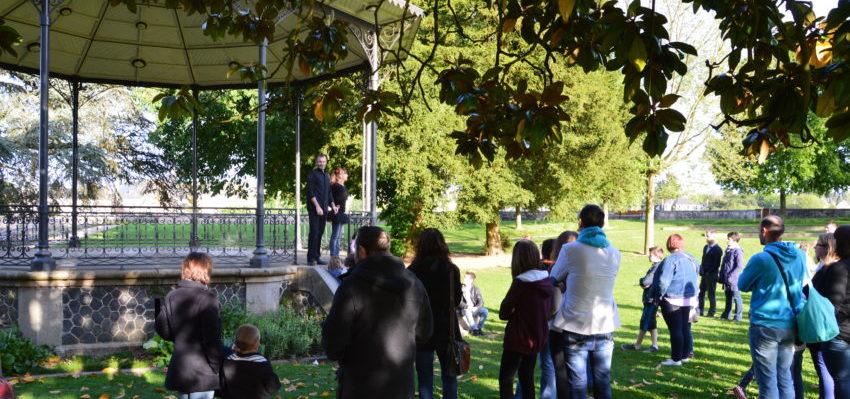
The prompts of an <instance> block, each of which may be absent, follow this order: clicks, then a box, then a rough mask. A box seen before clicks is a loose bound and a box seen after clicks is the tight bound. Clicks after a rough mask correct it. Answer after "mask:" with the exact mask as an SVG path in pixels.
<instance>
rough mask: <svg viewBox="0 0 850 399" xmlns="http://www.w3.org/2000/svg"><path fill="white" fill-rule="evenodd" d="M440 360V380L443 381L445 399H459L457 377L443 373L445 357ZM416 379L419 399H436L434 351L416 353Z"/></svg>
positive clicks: (442, 356)
mask: <svg viewBox="0 0 850 399" xmlns="http://www.w3.org/2000/svg"><path fill="white" fill-rule="evenodd" d="M437 357H438V358H439V359H440V374H441V375H440V378H441V379H442V380H443V398H444V399H457V377H456V376H447V375H445V374H444V373H443V371H444V370H445V369H446V367H445V361H446V359H445V356H444V355H443V354H438V356H437ZM416 376H417V377H416V378H417V381H418V382H419V399H434V351H416Z"/></svg>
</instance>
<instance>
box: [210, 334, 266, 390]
mask: <svg viewBox="0 0 850 399" xmlns="http://www.w3.org/2000/svg"><path fill="white" fill-rule="evenodd" d="M259 350H260V330H259V329H258V328H257V327H256V326H253V325H250V324H244V325H241V326H239V328H238V329H236V338H235V339H234V342H233V353H232V354H231V355H230V356H228V357H227V358H225V359H224V364H223V365H222V367H221V392H220V396H221V397H222V398H224V399H241V398H252V399H271V397H272V395H274V394H275V393H277V391H278V390H280V378H278V376H277V374H275V372H274V370H272V365H271V363H269V361H268V360H266V358H265V357H263V356H262V355H260V354H259V353H258V351H259Z"/></svg>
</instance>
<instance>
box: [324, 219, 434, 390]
mask: <svg viewBox="0 0 850 399" xmlns="http://www.w3.org/2000/svg"><path fill="white" fill-rule="evenodd" d="M389 248H390V241H389V237H388V236H387V233H386V232H385V231H384V230H383V229H381V228H379V227H375V226H365V227H362V228H360V229H359V230H358V232H357V258H358V263H357V266H356V267H355V268H354V269H353V271H352V272H351V273H350V275H349V276H348V277H346V278H345V279H343V280H342V284H340V286H339V288H337V291H336V294H335V295H334V300H333V305H332V306H331V310H330V313H328V317H327V318H326V319H325V322H324V323H323V324H322V347H323V348H324V349H325V353H326V354H327V356H328V359H331V360H338V361H339V371H338V378H339V388H338V389H337V398H340V399H365V398H392V399H413V396H414V378H413V362H414V358H415V355H416V344H417V343H423V342H425V341H427V340H428V339H429V338H430V337H431V333H432V316H431V306H430V304H429V301H428V294H427V293H426V292H425V287H423V286H422V283H421V282H420V281H419V279H417V278H416V276H415V275H414V274H413V273H412V272H410V271H409V270H407V269H406V268H405V267H404V263H403V262H402V261H401V259H399V258H396V257H395V256H392V255H391V254H390V253H389Z"/></svg>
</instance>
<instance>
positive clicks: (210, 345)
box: [155, 252, 222, 399]
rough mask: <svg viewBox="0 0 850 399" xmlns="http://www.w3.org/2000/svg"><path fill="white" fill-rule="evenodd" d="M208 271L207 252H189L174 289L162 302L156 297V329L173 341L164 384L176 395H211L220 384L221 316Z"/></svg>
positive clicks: (190, 398)
mask: <svg viewBox="0 0 850 399" xmlns="http://www.w3.org/2000/svg"><path fill="white" fill-rule="evenodd" d="M211 274H212V259H210V257H209V255H207V254H203V253H197V252H193V253H190V254H189V255H188V256H187V257H186V259H184V260H183V265H182V267H181V280H180V282H179V283H178V284H177V289H175V290H174V291H171V292H170V293H168V296H166V297H165V302H164V303H162V304H160V303H159V300H157V301H156V309H155V314H156V333H157V334H159V336H160V337H162V338H163V339H165V340H168V341H172V342H174V354H173V355H171V362H170V363H169V364H168V373H167V374H166V376H165V388H166V389H169V390H172V391H177V392H179V394H178V395H177V397H178V398H179V399H212V397H213V392H214V391H215V390H216V389H218V388H219V370H220V369H221V348H222V345H221V316H220V315H219V310H220V305H219V302H218V297H217V296H216V294H215V292H213V291H212V290H210V289H209V287H208V286H207V284H209V281H210V275H211Z"/></svg>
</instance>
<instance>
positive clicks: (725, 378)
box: [16, 220, 824, 399]
mask: <svg viewBox="0 0 850 399" xmlns="http://www.w3.org/2000/svg"><path fill="white" fill-rule="evenodd" d="M823 222H824V221H823V220H803V221H790V222H789V226H819V225H822V224H823ZM507 224H509V223H506V225H507ZM753 224H755V222H747V221H705V222H696V223H694V222H690V223H686V222H660V223H658V224H657V226H656V227H657V231H656V240H657V243H662V242H663V241H664V240H665V239H666V237H667V235H669V234H671V233H673V232H674V231H670V230H664V228H668V229H669V228H675V227H692V229H684V230H676V231H675V232H676V233H678V234H681V235H683V236H684V238H685V240H686V250H687V251H689V252H691V253H695V254H696V255H699V254H700V251H701V250H702V246H703V244H704V241H703V239H702V237H701V236H702V231H701V229H702V226H706V225H711V226H715V227H718V226H722V227H723V229H718V230H720V232H722V233H725V232H726V230H734V229H736V228H738V227H751V226H752V225H753ZM525 227H526V228H525V229H524V230H522V231H519V232H516V231H515V230H512V229H511V228H510V227H506V226H503V228H502V229H503V231H507V232H508V234H510V236H511V237H518V236H521V235H522V234H531V235H532V237H533V238H534V239H535V241H538V242H540V241H542V240H543V239H545V238H546V237H548V236H554V235H556V234H558V233H559V232H560V231H561V230H562V229H574V228H575V227H576V226H575V223H526V226H525ZM789 230H793V228H789ZM479 233H480V235H479ZM446 236H447V239H448V240H449V241H451V247H452V250H453V251H454V252H462V251H461V250H462V249H463V248H473V247H474V246H475V245H478V247H477V248H478V250H477V251H480V246H481V245H483V240H480V241H478V242H477V243H474V244H469V243H467V240H476V239H478V238H477V237H483V227H479V226H473V225H464V226H462V227H461V228H459V229H457V230H454V231H447V232H446ZM608 236H609V238H610V240H611V241H612V242H613V244H614V245H615V246H616V247H618V248H619V249H620V251H621V252H622V253H623V262H622V265H621V268H620V272H619V275H618V277H617V282H616V286H615V291H614V292H615V297H616V299H617V304H618V306H619V309H620V317H621V320H622V327H620V329H619V330H617V332H616V333H615V341H616V349H615V351H614V360H613V371H612V372H613V387H614V397H615V398H660V397H665V398H667V397H679V398H712V397H718V396H719V397H726V395H725V390H726V388H728V387H731V386H734V385H736V384H737V382H738V380H739V379H740V377H741V375H742V374H743V373H744V372H746V370H747V368H749V366H750V356H749V351H748V346H747V327H748V323H747V322H746V320H745V321H744V322H743V323H731V322H727V321H720V320H717V319H707V318H703V319H701V320H700V322H699V323H697V324H695V325H694V330H693V332H694V339H695V344H694V347H695V352H696V358H695V359H694V360H693V361H692V362H690V363H689V364H687V365H686V366H683V367H679V368H659V367H658V366H657V365H658V363H659V362H661V361H662V360H664V359H665V358H667V357H669V353H670V346H669V339H668V336H667V329H666V326H665V325H664V322H663V321H662V320H661V318H660V316H659V327H660V329H659V333H660V337H659V343H660V346H661V351H660V352H658V353H655V354H645V353H640V352H626V351H623V350H621V349H620V344H623V343H631V342H634V339H635V337H636V336H637V332H638V322H639V320H640V314H641V306H642V305H641V301H640V298H641V290H640V288H639V287H638V286H637V281H638V279H639V278H640V277H641V276H643V273H644V272H645V271H646V268H647V267H648V266H649V263H648V260H647V259H646V257H645V256H643V255H639V254H638V253H639V252H640V250H641V248H642V246H643V224H642V223H641V222H639V221H613V222H612V226H611V227H610V228H609V229H608ZM809 240H811V239H809ZM721 242H722V243H725V240H721ZM742 246H743V247H744V250H745V253H746V256H747V257H749V256H751V255H753V254H755V253H757V252H759V251H760V250H761V246H760V245H759V243H758V240H757V239H756V238H745V239H743V240H742ZM477 251H470V252H477ZM475 272H476V274H477V275H478V281H477V284H478V285H479V287H480V289H481V291H482V294H483V295H484V299H485V302H486V306H487V307H488V308H489V309H490V311H491V317H490V320H489V321H488V323H487V326H486V327H485V330H486V331H487V332H488V333H490V335H487V336H484V337H468V340H469V341H470V343H471V344H472V349H473V365H472V371H471V372H470V373H469V374H468V375H466V376H463V377H461V378H460V383H459V389H460V397H461V398H464V399H472V398H494V397H497V396H498V373H499V360H500V355H501V347H502V334H503V331H504V327H505V323H504V322H502V321H499V320H497V319H498V317H497V313H498V307H499V303H500V302H501V299H502V298H503V297H504V295H505V292H506V290H507V288H508V286H509V284H510V272H509V270H508V269H507V268H488V269H476V270H475ZM719 294H720V295H719V297H720V298H719V299H721V298H722V292H719ZM744 302H745V306H746V308H747V309H748V308H749V305H748V303H749V296H748V295H745V297H744ZM718 305H719V307H720V311H722V307H723V302H722V299H721V300H719V301H718ZM720 311H718V313H720ZM646 342H648V341H646ZM332 367H333V365H332V364H322V365H319V366H313V365H304V364H288V365H278V366H275V369H276V370H277V372H278V374H279V375H280V377H281V378H285V379H287V380H289V384H288V385H287V386H292V387H294V388H295V389H294V390H292V391H290V392H287V391H285V390H281V392H280V393H279V395H280V398H291V399H298V398H300V397H302V396H306V397H312V396H310V394H311V393H314V392H315V393H316V395H317V396H318V395H321V394H322V393H324V392H328V393H333V388H335V386H336V385H335V384H336V383H335V381H334V371H333V368H332ZM803 370H804V374H803V379H804V381H805V383H806V397H807V398H816V397H817V388H816V387H814V386H813V385H814V384H816V383H817V377H816V375H815V373H814V369H813V368H812V365H811V359H810V358H809V355H808V354H806V355H805V356H804V369H803ZM163 379H164V377H163V375H162V373H159V372H152V373H145V374H144V375H142V376H140V377H135V376H115V377H114V378H112V379H109V378H106V377H83V378H79V379H73V378H62V379H44V380H40V381H34V382H32V383H27V384H19V385H17V386H16V388H17V390H18V393H19V394H20V397H21V398H22V399H35V398H43V397H52V398H62V399H76V398H79V397H80V396H81V395H82V394H85V393H87V392H88V393H89V394H90V395H91V397H92V398H98V397H99V395H101V394H103V393H105V394H109V395H111V398H117V397H118V395H121V394H122V393H125V394H126V397H128V398H129V397H133V395H139V397H138V398H137V399H148V398H163V397H167V395H168V393H164V392H161V391H155V389H156V388H158V387H161V386H162V383H163ZM437 380H439V379H437ZM299 383H300V384H299ZM82 387H87V388H89V390H88V391H86V392H82V391H80V389H81V388H82ZM436 390H437V392H439V387H437V388H436ZM51 391H61V392H60V393H57V394H50V392H51ZM95 393H96V394H95ZM755 393H756V386H755V383H753V385H751V386H750V394H751V395H755Z"/></svg>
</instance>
